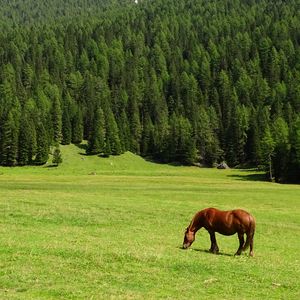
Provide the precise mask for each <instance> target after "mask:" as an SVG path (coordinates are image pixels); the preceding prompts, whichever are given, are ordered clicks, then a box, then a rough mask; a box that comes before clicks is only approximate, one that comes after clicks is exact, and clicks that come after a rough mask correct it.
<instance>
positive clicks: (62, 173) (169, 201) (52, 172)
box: [0, 145, 300, 300]
mask: <svg viewBox="0 0 300 300" xmlns="http://www.w3.org/2000/svg"><path fill="white" fill-rule="evenodd" d="M62 153H63V163H62V164H61V165H60V166H58V167H52V166H51V164H50V163H49V164H48V165H46V166H41V167H30V166H26V167H16V168H3V167H2V168H0V299H251V300H252V299H300V290H299V278H300V261H299V260H300V259H299V250H300V186H298V185H279V184H275V183H269V182H264V181H262V180H261V179H262V176H261V174H259V173H257V172H255V171H251V170H248V171H246V170H233V169H232V170H217V169H201V168H197V167H184V166H171V165H162V164H155V163H153V162H149V161H146V160H144V159H143V158H141V157H138V156H135V155H133V154H131V153H125V154H123V155H121V156H118V157H113V156H112V157H108V158H100V157H96V156H85V155H83V153H84V151H83V150H82V149H81V148H78V147H76V146H74V145H73V146H63V147H62ZM210 206H213V207H218V208H220V209H232V208H243V209H245V210H247V211H249V212H250V213H252V214H253V215H254V216H255V218H256V222H257V229H256V234H255V238H254V254H255V257H253V258H251V257H249V256H248V251H247V252H244V253H243V254H242V255H241V256H240V257H235V256H233V254H234V253H235V251H236V250H237V247H238V239H237V236H236V235H235V236H231V237H225V236H221V235H217V241H218V244H219V247H220V254H219V255H213V254H210V253H208V252H207V250H208V249H209V246H210V241H209V235H208V233H207V232H206V231H205V230H200V231H199V232H198V234H197V236H196V241H195V242H194V244H193V245H192V247H191V249H189V250H182V249H181V248H180V247H181V245H182V240H183V232H184V229H185V228H186V227H187V225H188V224H189V222H190V220H191V218H192V216H193V215H194V213H195V212H196V211H198V210H200V209H203V208H205V207H210Z"/></svg>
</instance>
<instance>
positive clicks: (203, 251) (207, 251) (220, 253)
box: [191, 248, 234, 257]
mask: <svg viewBox="0 0 300 300" xmlns="http://www.w3.org/2000/svg"><path fill="white" fill-rule="evenodd" d="M191 250H192V251H197V252H202V253H209V254H213V255H222V256H230V257H231V256H234V255H233V254H228V253H224V252H218V253H217V254H214V253H212V252H211V251H209V250H204V249H194V248H191Z"/></svg>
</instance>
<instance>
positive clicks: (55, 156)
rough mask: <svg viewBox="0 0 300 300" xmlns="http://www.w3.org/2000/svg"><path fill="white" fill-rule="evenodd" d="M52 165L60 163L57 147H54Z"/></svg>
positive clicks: (60, 158) (60, 157)
mask: <svg viewBox="0 0 300 300" xmlns="http://www.w3.org/2000/svg"><path fill="white" fill-rule="evenodd" d="M52 163H53V164H54V165H56V166H58V165H59V164H61V163H62V156H61V152H60V148H59V146H56V147H55V149H54V152H53V159H52Z"/></svg>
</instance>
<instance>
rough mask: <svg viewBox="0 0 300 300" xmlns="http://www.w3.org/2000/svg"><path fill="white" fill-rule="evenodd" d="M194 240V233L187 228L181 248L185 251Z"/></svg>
mask: <svg viewBox="0 0 300 300" xmlns="http://www.w3.org/2000/svg"><path fill="white" fill-rule="evenodd" d="M194 240H195V232H193V231H191V230H190V227H188V228H187V229H186V230H185V233H184V239H183V244H182V248H183V249H187V248H188V247H190V246H191V245H192V244H193V242H194Z"/></svg>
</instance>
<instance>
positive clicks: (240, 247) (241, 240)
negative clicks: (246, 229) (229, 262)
mask: <svg viewBox="0 0 300 300" xmlns="http://www.w3.org/2000/svg"><path fill="white" fill-rule="evenodd" d="M238 237H239V241H240V246H239V248H238V249H237V251H236V253H235V255H241V253H242V250H243V247H244V244H245V239H244V234H243V233H238Z"/></svg>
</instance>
